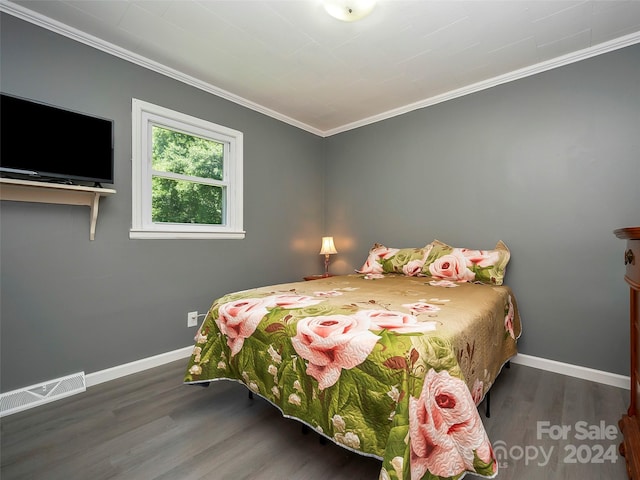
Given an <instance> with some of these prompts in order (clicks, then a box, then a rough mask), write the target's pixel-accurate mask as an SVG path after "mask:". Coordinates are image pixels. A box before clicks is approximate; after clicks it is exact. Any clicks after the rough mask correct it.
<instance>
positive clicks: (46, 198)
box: [0, 178, 116, 240]
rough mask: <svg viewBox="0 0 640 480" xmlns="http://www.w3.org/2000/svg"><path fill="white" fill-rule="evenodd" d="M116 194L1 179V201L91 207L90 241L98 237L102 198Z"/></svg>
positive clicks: (107, 190) (60, 185)
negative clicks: (97, 227) (99, 211)
mask: <svg viewBox="0 0 640 480" xmlns="http://www.w3.org/2000/svg"><path fill="white" fill-rule="evenodd" d="M114 193H116V191H115V190H112V189H110V188H97V187H85V186H81V185H66V184H61V183H47V182H34V181H31V180H16V179H13V178H0V200H12V201H14V202H37V203H57V204H63V205H84V206H87V207H89V208H90V217H89V240H93V239H94V238H95V236H96V222H97V220H98V204H99V202H100V197H104V196H106V195H113V194H114Z"/></svg>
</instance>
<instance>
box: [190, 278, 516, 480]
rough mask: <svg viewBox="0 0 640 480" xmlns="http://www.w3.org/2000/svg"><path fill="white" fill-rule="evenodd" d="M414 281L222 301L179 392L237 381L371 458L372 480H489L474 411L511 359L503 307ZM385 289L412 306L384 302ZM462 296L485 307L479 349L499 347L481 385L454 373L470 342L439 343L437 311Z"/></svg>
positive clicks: (443, 325)
mask: <svg viewBox="0 0 640 480" xmlns="http://www.w3.org/2000/svg"><path fill="white" fill-rule="evenodd" d="M425 280H426V279H417V278H415V277H414V278H413V279H411V278H410V277H406V276H402V275H385V276H383V277H381V279H380V281H377V282H371V281H367V280H365V278H364V277H363V276H345V277H334V278H328V279H325V280H316V281H314V282H301V283H295V284H286V285H281V286H276V287H263V288H260V289H254V290H249V291H243V292H238V293H234V294H229V295H226V296H224V297H222V298H220V299H218V300H216V302H214V304H213V306H212V308H211V310H210V311H209V313H208V315H207V318H206V319H205V321H204V322H203V324H202V325H201V327H200V328H199V330H198V333H197V334H196V337H195V341H196V344H195V346H194V351H193V355H192V357H191V360H190V362H189V365H188V368H187V372H186V375H185V382H187V383H198V382H202V381H210V380H216V379H236V380H238V381H241V382H243V383H244V384H246V385H247V387H248V388H249V389H251V390H252V391H254V392H256V393H259V394H260V395H262V396H263V397H264V398H266V399H267V400H269V401H270V402H271V403H273V404H274V405H276V406H277V407H278V408H279V409H280V410H281V411H282V412H283V414H285V415H286V416H289V417H293V418H298V419H301V420H303V421H304V422H305V423H307V424H308V425H311V426H312V427H314V428H315V429H316V430H317V431H318V432H319V433H321V434H323V435H325V436H327V437H329V438H330V439H332V440H333V441H334V442H336V443H338V444H340V445H342V446H343V447H345V448H349V449H352V450H354V451H357V452H362V453H365V454H368V455H372V456H375V457H378V458H381V459H382V461H383V463H382V469H381V473H380V478H381V479H383V480H387V479H389V480H409V479H411V480H420V479H437V478H455V479H458V478H461V477H462V476H464V475H465V473H466V472H474V473H476V474H478V475H482V476H485V477H493V476H495V475H496V473H497V468H498V464H497V462H496V458H495V455H494V452H493V449H492V447H491V444H490V442H489V439H488V438H487V435H486V433H485V430H484V426H483V425H482V422H481V419H480V416H479V414H478V411H477V409H476V404H477V403H479V402H480V401H481V399H482V397H483V395H484V393H486V390H487V389H488V388H489V387H490V385H491V383H492V381H493V378H495V375H497V372H498V371H499V369H500V367H501V366H502V363H504V361H506V360H507V359H508V358H510V357H511V356H512V355H514V354H515V352H516V350H515V341H516V339H517V337H518V336H519V334H520V319H519V315H518V311H517V306H516V304H515V298H514V297H513V294H512V293H511V291H510V289H508V287H492V286H487V285H474V284H469V283H466V284H464V285H463V284H457V285H460V286H464V288H456V289H450V288H446V287H448V286H449V285H448V284H447V285H445V284H443V285H441V286H432V285H429V282H428V281H425ZM407 282H411V283H410V284H407ZM309 283H312V284H313V286H310V285H309ZM323 284H328V285H327V287H329V288H326V289H324V290H321V289H319V288H318V287H319V286H320V285H323ZM391 285H394V286H397V285H400V286H402V288H404V289H405V290H404V291H405V297H401V298H408V296H411V295H413V296H415V297H416V298H414V299H413V301H409V302H407V301H406V300H404V301H397V300H393V299H394V298H395V297H394V296H391V295H390V293H389V289H390V286H391ZM274 288H276V290H274ZM465 289H466V290H467V294H474V295H476V294H479V293H483V294H486V295H489V296H491V297H492V298H495V299H496V302H495V303H496V306H495V312H493V315H492V316H493V318H494V319H495V322H494V323H493V324H492V325H493V326H488V327H484V326H480V327H479V328H482V329H490V330H491V331H495V333H494V336H495V338H493V339H492V340H491V341H492V344H491V348H495V345H496V342H498V341H499V342H502V345H501V348H502V350H503V352H502V354H501V355H500V356H499V357H498V359H497V364H495V365H492V366H491V367H490V369H491V370H494V373H493V374H491V375H489V374H486V372H487V370H486V368H485V369H484V371H485V376H484V377H482V378H480V377H474V378H465V377H464V374H463V370H464V371H467V372H468V371H475V370H480V369H479V368H477V366H473V365H471V363H470V364H469V365H464V364H465V362H472V361H473V358H472V357H474V353H473V352H474V350H475V349H476V345H475V342H474V346H473V349H472V348H471V347H470V345H469V342H468V340H465V342H466V344H465V345H466V346H465V347H464V348H463V347H461V346H455V345H454V344H453V343H452V341H451V339H450V336H451V332H452V327H451V321H452V319H453V318H455V315H453V313H452V312H453V309H448V307H449V306H450V305H459V302H460V301H462V300H460V299H462V298H463V296H464V295H459V291H460V290H465ZM392 290H393V289H392ZM450 292H452V293H451V295H449V293H450ZM396 293H397V292H396ZM443 295H446V296H448V297H450V298H445V299H442V298H438V296H443ZM393 302H396V303H393ZM456 308H458V307H456ZM484 316H485V317H486V315H484ZM465 352H466V353H465ZM465 355H466V356H465ZM460 362H463V363H462V364H461V363H460ZM463 367H464V368H463Z"/></svg>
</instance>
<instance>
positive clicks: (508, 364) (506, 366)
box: [504, 360, 511, 368]
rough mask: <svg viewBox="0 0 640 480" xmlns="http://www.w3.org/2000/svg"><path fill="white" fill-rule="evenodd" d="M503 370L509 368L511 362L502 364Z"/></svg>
mask: <svg viewBox="0 0 640 480" xmlns="http://www.w3.org/2000/svg"><path fill="white" fill-rule="evenodd" d="M504 368H511V360H509V361H507V363H505V364H504Z"/></svg>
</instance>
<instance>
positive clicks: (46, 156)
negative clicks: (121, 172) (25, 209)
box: [0, 94, 113, 184]
mask: <svg viewBox="0 0 640 480" xmlns="http://www.w3.org/2000/svg"><path fill="white" fill-rule="evenodd" d="M0 172H2V173H3V175H5V176H7V175H12V174H13V175H16V176H18V177H20V176H23V175H28V176H29V177H31V178H32V179H34V180H41V179H45V180H48V179H51V180H58V181H64V182H75V181H83V182H95V183H98V184H99V183H101V182H104V183H113V121H112V120H107V119H104V118H99V117H96V116H93V115H87V114H83V113H79V112H73V111H70V110H67V109H63V108H58V107H54V106H51V105H46V104H44V103H39V102H36V101H32V100H27V99H24V98H18V97H14V96H11V95H7V94H2V95H1V96H0Z"/></svg>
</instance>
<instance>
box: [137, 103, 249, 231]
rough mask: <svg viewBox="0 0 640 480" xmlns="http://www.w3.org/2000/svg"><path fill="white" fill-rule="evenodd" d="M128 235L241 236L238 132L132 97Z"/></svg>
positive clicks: (239, 142)
mask: <svg viewBox="0 0 640 480" xmlns="http://www.w3.org/2000/svg"><path fill="white" fill-rule="evenodd" d="M132 124H133V128H132V132H133V137H132V149H133V152H132V154H133V155H132V166H133V171H132V174H133V175H132V186H133V197H132V204H133V207H132V210H133V211H132V222H131V223H132V228H131V231H130V233H129V236H130V238H244V231H243V229H242V132H238V131H236V130H232V129H230V128H227V127H223V126H220V125H216V124H215V123H211V122H207V121H205V120H201V119H199V118H195V117H191V116H189V115H185V114H182V113H179V112H175V111H173V110H169V109H167V108H164V107H159V106H157V105H153V104H151V103H147V102H143V101H141V100H137V99H135V98H134V99H133V103H132Z"/></svg>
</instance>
